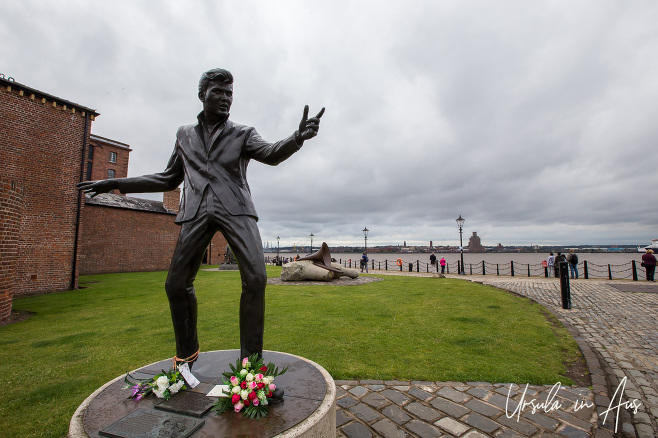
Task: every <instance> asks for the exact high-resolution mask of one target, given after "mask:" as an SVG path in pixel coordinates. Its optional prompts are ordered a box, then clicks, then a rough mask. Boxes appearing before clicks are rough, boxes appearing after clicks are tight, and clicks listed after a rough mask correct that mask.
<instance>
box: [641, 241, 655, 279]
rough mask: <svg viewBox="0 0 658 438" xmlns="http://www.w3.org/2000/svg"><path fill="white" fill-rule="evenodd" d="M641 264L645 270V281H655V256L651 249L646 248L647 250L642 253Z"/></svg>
mask: <svg viewBox="0 0 658 438" xmlns="http://www.w3.org/2000/svg"><path fill="white" fill-rule="evenodd" d="M642 266H644V270H645V271H646V272H647V281H655V280H654V279H653V275H654V273H655V272H656V256H654V255H653V249H647V252H646V253H645V254H642Z"/></svg>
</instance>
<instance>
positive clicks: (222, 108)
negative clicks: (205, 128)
mask: <svg viewBox="0 0 658 438" xmlns="http://www.w3.org/2000/svg"><path fill="white" fill-rule="evenodd" d="M199 98H201V100H202V101H203V111H204V112H205V113H206V114H207V115H210V116H215V117H219V118H224V117H227V116H228V113H229V111H230V109H231V104H232V103H233V84H226V83H218V82H211V83H210V84H209V85H208V88H207V89H206V92H205V94H203V96H199Z"/></svg>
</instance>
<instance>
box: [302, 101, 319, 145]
mask: <svg viewBox="0 0 658 438" xmlns="http://www.w3.org/2000/svg"><path fill="white" fill-rule="evenodd" d="M322 114H324V108H322V109H321V110H320V112H319V113H318V115H317V116H315V117H312V118H310V119H309V118H308V105H306V106H304V115H303V116H302V121H301V122H299V131H297V132H296V133H295V139H296V140H298V142H299V143H301V142H303V141H304V140H308V139H309V138H313V137H315V136H316V135H318V129H320V118H321V117H322ZM299 140H301V141H299Z"/></svg>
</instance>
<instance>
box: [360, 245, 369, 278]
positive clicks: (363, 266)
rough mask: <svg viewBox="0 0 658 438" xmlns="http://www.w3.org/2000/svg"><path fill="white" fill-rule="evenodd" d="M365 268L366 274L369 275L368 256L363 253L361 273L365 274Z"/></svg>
mask: <svg viewBox="0 0 658 438" xmlns="http://www.w3.org/2000/svg"><path fill="white" fill-rule="evenodd" d="M363 268H366V274H367V273H368V255H367V254H366V253H365V251H364V253H363V255H362V256H361V272H363Z"/></svg>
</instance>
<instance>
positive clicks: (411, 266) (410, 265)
mask: <svg viewBox="0 0 658 438" xmlns="http://www.w3.org/2000/svg"><path fill="white" fill-rule="evenodd" d="M409 272H414V264H413V262H409Z"/></svg>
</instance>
